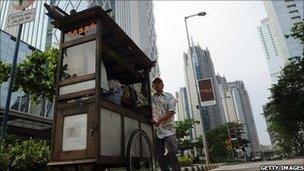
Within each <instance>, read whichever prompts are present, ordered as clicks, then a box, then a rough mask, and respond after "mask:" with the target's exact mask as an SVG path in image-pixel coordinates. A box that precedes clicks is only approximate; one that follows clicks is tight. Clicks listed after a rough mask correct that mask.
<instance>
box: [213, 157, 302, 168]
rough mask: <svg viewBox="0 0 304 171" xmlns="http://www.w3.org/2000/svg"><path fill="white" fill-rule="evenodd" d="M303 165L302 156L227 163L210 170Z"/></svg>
mask: <svg viewBox="0 0 304 171" xmlns="http://www.w3.org/2000/svg"><path fill="white" fill-rule="evenodd" d="M285 164H289V165H302V166H303V165H304V158H299V159H288V160H276V161H262V162H251V163H243V164H237V165H227V166H221V167H219V168H216V169H212V171H217V170H225V171H228V170H234V171H255V170H260V166H261V165H285Z"/></svg>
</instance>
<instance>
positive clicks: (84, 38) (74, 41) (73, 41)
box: [61, 33, 96, 48]
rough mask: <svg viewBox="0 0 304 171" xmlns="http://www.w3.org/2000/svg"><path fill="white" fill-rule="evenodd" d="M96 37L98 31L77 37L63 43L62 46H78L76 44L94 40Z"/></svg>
mask: <svg viewBox="0 0 304 171" xmlns="http://www.w3.org/2000/svg"><path fill="white" fill-rule="evenodd" d="M95 39H96V33H95V34H91V35H89V36H86V37H82V38H79V39H75V40H72V41H68V42H64V43H62V44H61V47H62V48H68V47H70V46H76V45H79V44H82V43H86V42H89V41H92V40H95Z"/></svg>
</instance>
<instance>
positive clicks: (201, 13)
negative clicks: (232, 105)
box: [185, 12, 209, 164]
mask: <svg viewBox="0 0 304 171" xmlns="http://www.w3.org/2000/svg"><path fill="white" fill-rule="evenodd" d="M205 15H206V12H200V13H197V14H194V15H189V16H186V17H185V26H186V35H187V41H188V47H189V50H190V61H191V64H192V69H193V75H194V83H195V91H196V94H197V100H198V109H199V113H200V115H202V105H201V96H200V93H199V91H198V84H197V81H198V80H197V75H196V71H195V66H194V63H193V59H192V58H193V56H192V52H193V51H192V48H191V45H190V38H189V31H188V25H187V19H188V18H190V17H194V16H205ZM202 131H203V135H202V137H203V144H204V153H205V159H206V164H209V154H208V146H207V141H206V133H205V128H204V119H202Z"/></svg>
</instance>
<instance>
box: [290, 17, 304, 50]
mask: <svg viewBox="0 0 304 171" xmlns="http://www.w3.org/2000/svg"><path fill="white" fill-rule="evenodd" d="M291 32H292V33H291V34H290V35H286V37H287V38H289V37H290V36H291V37H293V38H294V39H299V40H300V41H301V43H302V44H303V42H304V22H303V21H302V22H300V23H297V24H295V25H294V26H293V27H292V29H291Z"/></svg>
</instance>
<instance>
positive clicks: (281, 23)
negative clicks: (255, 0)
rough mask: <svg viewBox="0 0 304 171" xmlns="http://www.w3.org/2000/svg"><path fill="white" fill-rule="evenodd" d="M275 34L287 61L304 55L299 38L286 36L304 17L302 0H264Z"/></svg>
mask: <svg viewBox="0 0 304 171" xmlns="http://www.w3.org/2000/svg"><path fill="white" fill-rule="evenodd" d="M264 6H265V9H266V11H267V15H268V18H269V20H270V25H271V26H272V28H273V34H274V36H275V37H277V40H278V46H279V49H280V50H282V54H283V58H284V60H285V62H288V59H289V58H291V57H295V56H303V54H302V53H303V45H302V44H301V43H300V41H299V40H297V39H293V38H291V37H290V38H286V37H285V35H289V34H290V33H291V28H292V27H293V25H294V24H295V23H299V22H301V21H303V19H304V16H303V15H304V13H303V9H304V2H303V1H301V0H284V1H264Z"/></svg>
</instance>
